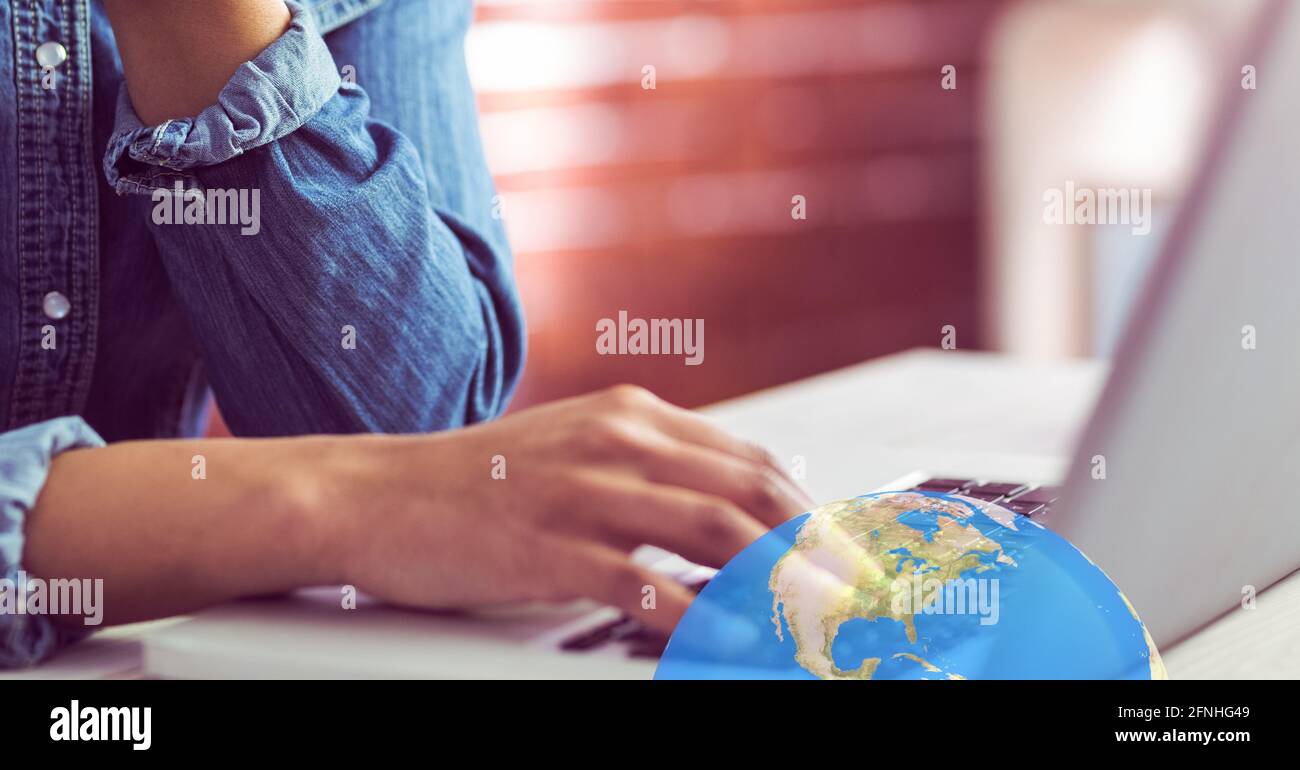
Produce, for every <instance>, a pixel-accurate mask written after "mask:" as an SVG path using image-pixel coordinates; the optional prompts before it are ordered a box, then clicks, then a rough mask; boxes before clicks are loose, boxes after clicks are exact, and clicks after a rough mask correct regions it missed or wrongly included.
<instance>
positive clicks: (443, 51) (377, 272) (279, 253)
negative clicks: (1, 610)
mask: <svg viewBox="0 0 1300 770" xmlns="http://www.w3.org/2000/svg"><path fill="white" fill-rule="evenodd" d="M288 5H289V7H290V10H291V12H292V22H291V27H290V29H289V30H288V31H287V32H286V33H285V34H284V35H282V36H281V37H280V38H279V39H278V40H277V41H276V42H274V43H273V44H272V45H271V46H270V47H268V48H267V49H266V50H265V51H263V52H262V53H261V54H259V55H258V56H257V57H256V58H255V59H254V60H253V61H251V62H247V63H245V64H243V65H242V66H241V67H240V68H239V70H237V71H236V72H235V73H234V75H233V76H232V77H231V79H230V81H229V82H228V83H227V84H226V86H225V88H224V89H223V90H222V92H221V93H220V95H219V97H218V99H217V102H216V104H213V105H212V106H210V107H208V108H207V109H205V110H203V111H202V112H200V113H199V114H198V115H195V116H190V117H186V118H183V119H177V120H169V121H166V122H164V123H162V124H161V125H156V126H148V125H144V124H143V123H142V122H141V121H140V119H139V118H138V117H137V116H136V114H135V111H134V110H133V108H132V105H131V101H130V98H129V97H128V95H127V92H126V89H125V86H124V82H123V75H122V65H121V60H120V58H119V56H118V53H117V50H116V45H115V41H114V37H113V31H112V29H111V28H110V26H109V24H108V18H107V16H106V14H105V13H104V10H103V7H102V3H101V2H100V0H7V1H6V2H0V147H4V148H11V149H12V148H16V154H13V155H11V154H9V153H7V152H6V153H5V154H4V155H3V156H0V201H2V202H3V207H2V210H3V211H4V212H5V216H4V217H0V297H2V298H3V301H0V329H3V334H0V427H2V428H3V430H4V431H6V432H5V433H3V434H0V572H3V574H4V577H6V578H10V579H12V577H13V575H15V574H17V572H18V571H19V570H21V568H22V567H21V564H22V562H21V557H22V532H23V521H24V518H25V517H26V515H27V513H28V512H29V510H30V509H31V507H32V506H33V505H34V502H35V500H36V497H37V495H38V493H39V491H40V487H41V485H42V484H43V483H44V479H45V474H46V469H47V468H48V466H49V463H50V460H51V458H52V457H53V456H54V455H55V454H56V453H57V452H59V451H62V450H65V449H70V448H74V447H81V446H96V445H99V444H101V443H103V441H105V440H106V441H108V442H113V441H119V440H124V439H140V438H164V437H174V436H190V435H196V434H198V433H199V432H200V431H201V430H202V427H203V425H204V423H205V413H204V412H205V404H206V403H207V402H208V395H209V392H213V393H215V395H216V399H217V402H218V403H219V404H220V407H221V411H222V415H223V417H224V418H225V420H226V422H227V424H228V425H229V426H230V428H231V430H232V432H234V433H235V434H236V435H244V436H256V435H293V434H304V433H349V432H363V431H364V432H414V431H432V430H439V429H443V428H449V427H454V426H459V425H463V424H467V423H471V422H475V421H479V420H483V419H487V418H490V417H492V416H494V415H496V414H498V413H499V412H500V411H501V410H502V409H503V408H504V406H505V404H506V402H507V400H508V399H509V396H510V393H511V391H512V389H513V387H514V384H515V382H516V380H517V378H518V376H519V372H520V369H521V367H522V364H523V358H524V330H523V317H522V312H521V308H520V305H519V301H518V297H517V294H516V290H515V284H514V279H513V277H512V264H511V256H510V251H509V247H508V245H507V243H506V238H505V233H504V230H503V228H502V226H501V222H500V221H499V218H498V217H496V216H494V214H493V212H494V210H499V209H498V207H496V206H495V205H494V196H495V191H494V189H493V186H492V181H491V178H490V176H489V174H488V171H487V168H486V165H485V162H484V160H483V151H482V148H481V145H480V141H479V134H478V126H477V117H476V109H475V104H474V98H473V94H472V93H471V91H470V88H469V80H468V77H467V73H466V70H465V60H464V51H463V41H464V33H465V30H466V28H467V26H468V24H469V21H470V18H471V15H472V10H471V7H470V3H469V2H468V0H439V2H427V0H299V3H294V2H289V3H288ZM160 66H166V65H165V63H160ZM159 190H161V192H160V191H159ZM196 201H197V209H195V208H193V207H192V206H191V204H194V203H195V202H196ZM214 201H215V202H216V203H215V204H214ZM223 201H225V202H229V203H230V206H229V208H228V209H226V210H222V208H221V207H222V205H223V203H222V202H223ZM236 202H238V203H240V204H242V208H240V207H239V206H236V205H235V203H236ZM214 206H215V207H216V208H215V209H214ZM214 211H216V212H219V213H222V214H224V213H226V211H229V213H230V216H229V218H225V219H221V218H218V217H216V216H215V215H213V212H214ZM173 212H174V213H175V214H176V216H175V217H173V216H171V214H172V213H173ZM188 212H195V213H197V214H198V215H200V216H201V215H203V214H204V212H206V213H207V214H208V216H207V219H205V220H202V223H199V220H195V219H186V216H188ZM247 214H256V215H257V216H244V215H247ZM214 220H215V221H216V222H218V223H214ZM187 221H188V222H189V223H188V224H186V222H187ZM223 221H224V224H222V223H219V222H223ZM86 577H93V576H86ZM62 641H64V637H61V636H60V634H59V633H57V632H55V631H54V630H53V626H52V625H51V624H49V623H48V621H47V620H46V619H43V618H40V617H39V616H28V615H5V614H0V666H6V665H8V666H12V665H23V664H29V663H32V662H35V661H37V660H39V659H41V658H42V657H44V656H46V655H48V654H49V653H50V652H51V651H53V650H54V649H56V648H57V647H58V646H59V644H60V643H61V642H62Z"/></svg>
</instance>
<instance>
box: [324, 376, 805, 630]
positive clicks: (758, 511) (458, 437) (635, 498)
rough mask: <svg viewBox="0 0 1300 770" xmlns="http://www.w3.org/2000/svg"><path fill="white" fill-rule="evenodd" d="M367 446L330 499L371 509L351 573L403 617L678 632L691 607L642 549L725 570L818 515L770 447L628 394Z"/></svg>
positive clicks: (354, 547)
mask: <svg viewBox="0 0 1300 770" xmlns="http://www.w3.org/2000/svg"><path fill="white" fill-rule="evenodd" d="M358 441H360V442H364V443H365V444H366V445H370V451H367V452H366V455H367V459H366V464H365V467H364V468H360V467H358V468H356V470H357V471H359V472H360V476H358V473H355V472H354V473H349V472H343V473H340V474H335V479H336V481H335V483H336V484H338V483H341V484H342V485H343V487H342V488H340V490H339V491H340V495H339V497H338V498H335V499H344V498H346V499H356V497H355V492H356V491H360V490H364V496H363V498H362V499H363V500H364V501H365V502H363V503H362V504H361V506H360V507H358V508H357V509H356V510H355V514H356V515H350V516H348V517H347V520H348V521H349V522H350V524H349V525H348V530H347V531H346V532H345V533H343V534H342V535H341V537H343V538H344V539H345V540H346V542H347V543H348V545H347V546H345V549H344V551H343V553H344V556H343V564H342V565H341V568H342V573H343V575H344V578H345V580H347V581H348V582H350V583H354V584H355V585H357V587H359V588H360V589H362V590H364V591H366V592H367V593H370V594H373V595H375V596H378V597H380V598H382V599H385V600H388V601H392V602H395V603H400V604H404V605H411V606H418V607H429V608H462V607H472V606H478V605H485V604H495V603H501V602H509V601H517V600H566V599H571V598H577V597H589V598H592V599H596V600H599V601H602V602H604V603H608V604H612V605H614V606H617V607H620V608H622V609H624V610H626V611H628V612H629V613H632V614H634V615H636V616H638V617H640V618H641V620H642V621H643V622H645V623H646V624H647V625H651V626H653V627H656V628H659V629H661V630H663V631H665V632H668V631H671V630H672V628H673V627H674V625H675V624H676V622H677V620H678V619H679V618H680V616H681V614H682V612H684V611H685V609H686V606H687V605H688V604H689V603H690V600H691V595H690V593H689V592H688V591H686V590H685V589H683V588H681V587H680V586H678V585H677V584H675V583H674V582H673V581H671V580H668V579H665V578H663V577H662V576H659V575H657V574H655V573H653V572H650V571H647V570H645V569H643V568H641V567H638V566H636V565H634V564H633V563H632V562H631V561H630V559H629V557H628V553H629V551H630V550H631V549H633V548H635V547H636V546H638V545H640V544H642V543H649V544H652V545H657V546H660V547H662V548H665V549H668V550H671V551H675V552H677V553H680V554H682V555H683V556H685V557H686V558H688V559H691V560H694V561H697V562H700V563H703V564H708V565H712V566H721V565H722V564H723V563H725V562H726V561H727V560H728V559H729V558H731V557H732V556H733V555H735V554H736V552H738V551H739V550H741V549H742V548H744V547H745V546H746V545H748V544H750V543H751V542H753V541H754V540H755V539H757V538H758V537H760V536H761V535H762V534H763V533H764V532H766V531H767V530H768V528H770V527H773V526H775V525H778V524H780V523H782V522H784V521H786V520H787V519H788V518H790V517H792V516H794V515H797V514H798V513H800V512H802V511H805V510H808V509H810V508H811V507H812V502H811V501H810V500H809V499H808V498H807V496H806V495H805V494H804V493H803V492H802V491H801V490H800V489H799V488H798V487H797V485H796V484H795V483H794V482H793V481H792V480H791V479H790V478H789V477H788V476H787V475H786V474H785V473H784V472H783V471H782V470H781V468H780V467H779V466H778V464H777V463H776V462H775V461H774V460H773V459H772V458H771V457H770V456H769V455H768V454H767V453H766V452H764V451H763V450H761V449H758V448H756V447H754V446H752V445H750V444H747V443H745V442H742V441H739V440H737V439H735V438H733V437H731V436H729V435H727V434H725V433H723V432H722V431H720V430H718V429H717V428H714V427H712V426H711V425H710V424H709V423H707V422H706V421H705V420H703V419H702V418H700V417H699V416H697V415H695V414H692V413H690V412H687V411H685V410H682V409H679V408H677V407H674V406H671V405H669V404H667V403H665V402H663V401H661V400H659V399H658V398H656V397H655V396H653V395H651V394H650V393H649V392H647V391H645V390H642V389H639V388H635V387H629V386H620V387H616V388H612V389H610V390H605V391H602V392H599V393H595V394H592V395H587V396H582V397H578V398H572V399H568V400H565V401H560V402H556V403H553V404H548V405H545V406H540V407H536V408H533V409H529V410H525V411H522V412H519V413H517V414H514V415H512V416H509V417H506V418H503V419H501V420H499V421H497V422H493V423H488V424H485V425H481V426H477V427H473V428H467V429H464V430H457V431H452V432H448V433H444V434H437V435H433V436H410V437H397V438H378V439H359V440H358V439H352V440H345V441H343V442H342V444H341V446H342V447H344V449H343V451H344V452H345V454H353V453H355V452H356V450H357V449H358V448H359V447H360V446H361V444H358V443H357V442H358ZM349 444H350V445H351V448H350V449H349V448H347V447H348V446H349ZM343 459H344V465H355V462H354V461H353V460H352V459H348V458H343ZM494 470H495V471H496V473H495V475H494ZM360 477H364V478H366V479H368V480H364V481H361V480H358V479H359V478H360ZM349 490H351V491H349ZM331 497H333V495H331ZM648 585H652V586H654V587H655V592H656V603H655V604H656V610H655V611H653V612H651V611H645V610H642V598H643V588H644V587H645V586H648Z"/></svg>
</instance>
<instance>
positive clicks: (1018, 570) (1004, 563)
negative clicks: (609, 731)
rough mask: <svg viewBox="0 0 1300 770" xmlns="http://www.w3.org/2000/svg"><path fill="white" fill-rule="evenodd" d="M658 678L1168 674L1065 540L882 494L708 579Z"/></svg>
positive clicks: (967, 509)
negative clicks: (710, 579) (708, 581)
mask: <svg viewBox="0 0 1300 770" xmlns="http://www.w3.org/2000/svg"><path fill="white" fill-rule="evenodd" d="M655 678H657V679H718V678H725V679H1043V678H1046V679H1060V678H1068V679H1163V678H1165V670H1164V666H1163V664H1162V663H1161V661H1160V655H1159V653H1158V652H1157V651H1156V648H1155V644H1154V643H1153V642H1152V640H1151V636H1150V634H1148V633H1147V631H1146V628H1145V627H1144V626H1143V625H1142V622H1141V621H1140V620H1139V619H1138V616H1137V613H1136V612H1135V611H1134V609H1133V606H1132V605H1131V604H1130V603H1129V601H1128V600H1127V599H1126V598H1125V597H1124V595H1123V594H1122V593H1121V592H1120V591H1119V589H1118V588H1117V587H1116V586H1115V584H1114V583H1112V582H1111V580H1110V578H1108V577H1107V576H1106V574H1105V573H1104V572H1102V571H1101V569H1100V568H1098V567H1097V566H1096V565H1095V564H1093V563H1092V562H1091V561H1089V560H1088V559H1087V557H1085V556H1084V555H1083V554H1082V553H1081V552H1080V551H1079V550H1078V549H1076V548H1075V547H1074V546H1072V545H1070V543H1068V542H1067V541H1065V540H1064V539H1062V538H1061V537H1060V536H1058V535H1056V534H1055V533H1053V532H1052V531H1051V530H1049V529H1046V528H1045V527H1043V526H1041V525H1040V524H1038V523H1036V522H1034V521H1033V520H1031V519H1028V518H1026V517H1024V516H1020V515H1019V514H1016V513H1013V512H1011V511H1009V510H1007V509H1005V508H1002V507H1001V506H998V505H994V504H991V503H987V502H984V501H981V500H975V499H971V498H965V497H961V496H955V495H946V494H940V493H935V492H917V491H909V492H886V493H877V494H871V495H863V496H861V497H856V498H852V499H849V500H842V501H839V502H835V503H830V504H828V505H825V506H822V507H821V508H818V509H817V510H815V511H812V512H811V513H806V514H804V515H802V516H800V517H798V518H796V519H793V520H791V521H789V522H786V523H785V524H784V525H782V526H780V527H778V528H776V529H774V530H772V531H771V532H769V533H768V534H766V535H764V536H763V537H762V538H760V539H759V540H758V541H756V542H755V543H753V544H752V545H750V546H749V547H748V548H746V549H745V550H744V551H742V552H741V553H740V554H738V555H737V556H736V557H735V558H734V559H732V560H731V562H729V563H728V564H727V565H726V566H725V567H724V568H723V569H722V570H721V571H720V572H719V573H718V574H717V576H716V577H714V579H713V580H712V581H711V582H710V583H709V584H708V585H707V586H705V588H704V590H703V591H702V592H701V593H700V595H699V597H698V598H697V599H696V601H695V602H694V603H693V604H692V605H691V607H690V609H689V610H688V611H687V612H686V614H685V616H684V617H683V618H682V621H681V623H679V624H678V626H677V629H676V630H675V631H674V632H673V635H672V638H671V639H670V640H669V643H668V646H667V648H666V649H665V651H664V654H663V657H662V658H661V660H660V663H659V667H658V669H657V671H656V673H655Z"/></svg>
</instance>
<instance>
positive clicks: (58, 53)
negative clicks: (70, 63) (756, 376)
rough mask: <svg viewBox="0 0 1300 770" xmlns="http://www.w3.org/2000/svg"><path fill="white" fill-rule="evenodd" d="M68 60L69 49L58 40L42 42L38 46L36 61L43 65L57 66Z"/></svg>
mask: <svg viewBox="0 0 1300 770" xmlns="http://www.w3.org/2000/svg"><path fill="white" fill-rule="evenodd" d="M67 60H68V49H66V48H64V47H63V43H60V42H58V41H57V40H50V41H48V42H45V43H41V44H40V45H39V46H37V48H36V63H37V64H39V65H41V67H57V66H59V65H60V64H62V63H64V62H65V61H67Z"/></svg>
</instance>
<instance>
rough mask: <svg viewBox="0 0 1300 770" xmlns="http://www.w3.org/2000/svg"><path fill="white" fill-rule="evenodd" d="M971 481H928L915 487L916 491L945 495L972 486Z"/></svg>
mask: <svg viewBox="0 0 1300 770" xmlns="http://www.w3.org/2000/svg"><path fill="white" fill-rule="evenodd" d="M972 483H973V482H972V480H971V479H930V480H929V481H925V482H922V483H920V484H917V485H916V489H920V490H924V491H926V492H943V493H945V494H948V493H952V492H956V491H958V490H960V489H963V488H964V487H966V486H967V485H969V484H972Z"/></svg>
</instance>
